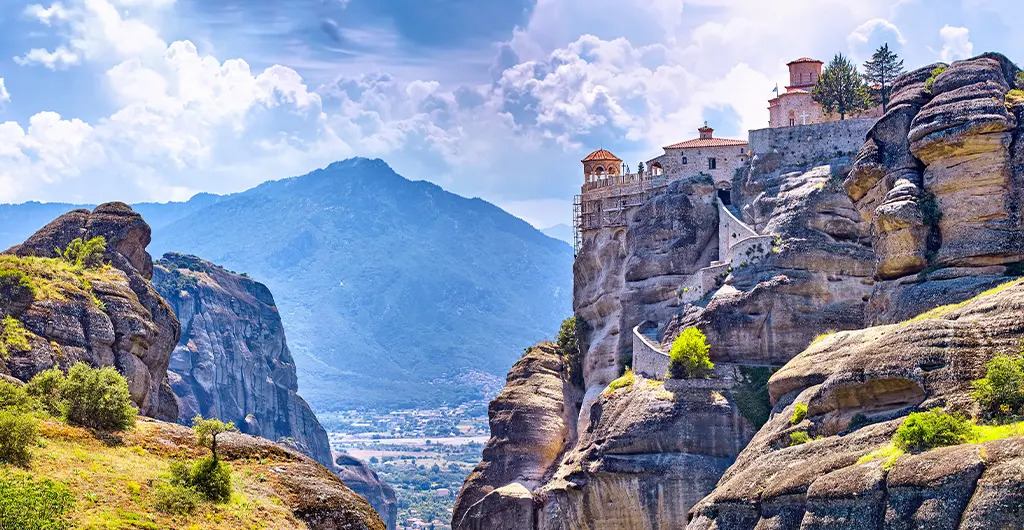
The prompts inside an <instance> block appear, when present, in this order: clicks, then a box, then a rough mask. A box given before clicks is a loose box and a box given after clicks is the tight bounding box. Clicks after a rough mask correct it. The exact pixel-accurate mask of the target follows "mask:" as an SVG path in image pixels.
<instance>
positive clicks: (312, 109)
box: [0, 0, 1024, 228]
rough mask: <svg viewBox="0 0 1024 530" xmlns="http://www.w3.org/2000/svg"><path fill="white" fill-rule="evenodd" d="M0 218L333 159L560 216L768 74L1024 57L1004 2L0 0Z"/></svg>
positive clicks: (749, 116)
mask: <svg viewBox="0 0 1024 530" xmlns="http://www.w3.org/2000/svg"><path fill="white" fill-rule="evenodd" d="M0 6H2V7H0V202H24V201H30V200H36V201H62V202H76V203H97V202H105V201H111V200H121V201H126V202H140V201H156V202H165V201H172V200H185V199H188V198H189V197H190V196H192V195H193V194H195V193H198V192H213V193H231V192H237V191H242V190H245V189H248V188H250V187H253V186H255V185H257V184H259V183H260V182H263V181H266V180H271V179H279V178H285V177H290V176H295V175H301V174H304V173H307V172H309V171H311V170H313V169H316V168H318V167H323V166H326V165H327V164H329V163H331V162H333V161H336V160H341V159H345V158H349V157H352V156H365V157H371V158H382V159H384V160H385V161H387V162H388V163H389V164H391V166H392V167H393V168H394V169H395V170H396V171H397V172H399V173H400V174H402V175H404V176H406V177H408V178H410V179H413V180H429V181H431V182H434V183H436V184H438V185H440V186H442V187H444V188H446V189H448V190H449V191H452V192H455V193H458V194H460V195H464V196H468V197H481V198H483V199H486V200H488V201H490V202H493V203H495V204H497V205H498V206H500V207H502V208H504V209H506V210H508V211H510V212H511V213H513V214H515V215H517V216H519V217H522V218H523V219H525V220H527V221H529V222H530V223H532V224H534V225H535V226H537V227H539V228H541V227H546V226H550V225H554V224H556V223H569V222H570V221H571V212H572V206H571V205H572V197H573V195H574V194H575V193H578V191H579V185H580V184H581V183H582V168H581V165H580V163H579V161H580V159H582V158H583V157H584V156H586V155H587V154H588V153H589V152H590V151H592V150H594V149H597V148H605V149H609V150H611V151H613V152H614V153H616V154H617V155H618V156H619V157H621V158H623V159H624V160H625V161H626V163H627V164H629V165H630V166H633V167H635V164H636V161H639V160H646V159H648V158H650V157H653V156H656V155H658V154H660V153H661V149H660V146H663V145H668V144H670V143H675V142H678V141H682V140H686V139H690V138H693V137H695V136H696V135H697V132H696V129H697V127H699V126H700V125H701V124H702V123H703V122H704V121H705V120H707V121H708V122H709V124H710V125H711V126H713V127H714V128H715V129H716V133H715V134H716V136H723V137H739V138H745V136H746V131H747V130H750V129H758V128H762V127H765V126H766V125H767V122H768V110H767V100H768V99H769V98H770V97H771V96H772V89H773V88H775V86H776V85H780V86H785V83H786V81H787V79H788V76H787V70H786V66H785V64H786V63H787V62H789V61H791V60H793V59H795V58H798V57H804V56H811V57H815V58H818V59H821V60H825V61H827V60H828V59H829V58H831V57H832V56H833V55H834V54H836V53H843V54H845V55H848V56H850V57H851V58H852V59H854V60H855V61H856V62H858V63H861V62H863V61H864V60H866V59H868V58H870V55H871V52H872V51H873V50H874V49H875V48H876V47H877V46H879V45H880V44H882V43H889V45H890V47H891V48H892V49H893V50H894V51H896V52H897V53H898V54H900V56H901V57H902V58H903V59H904V60H905V62H906V66H907V67H908V68H917V67H921V66H924V65H928V64H931V63H934V62H938V61H943V62H949V61H954V60H958V59H963V58H967V57H970V56H973V55H977V54H980V53H984V52H986V51H998V52H1002V53H1004V54H1006V55H1007V56H1008V57H1010V58H1011V59H1014V60H1019V61H1024V32H1021V31H1017V28H1016V27H1014V26H1013V24H1014V21H1017V20H1020V19H1021V17H1022V16H1024V2H1021V1H1020V0H899V1H894V0H893V1H882V0H788V1H764V0H62V1H61V2H56V3H43V4H37V3H32V2H24V1H19V0H0Z"/></svg>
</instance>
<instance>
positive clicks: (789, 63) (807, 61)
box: [786, 57, 825, 66]
mask: <svg viewBox="0 0 1024 530" xmlns="http://www.w3.org/2000/svg"><path fill="white" fill-rule="evenodd" d="M799 63H821V64H825V63H822V62H821V61H819V60H817V59H811V58H810V57H801V58H799V59H797V60H795V61H790V62H788V63H786V66H789V65H791V64H799Z"/></svg>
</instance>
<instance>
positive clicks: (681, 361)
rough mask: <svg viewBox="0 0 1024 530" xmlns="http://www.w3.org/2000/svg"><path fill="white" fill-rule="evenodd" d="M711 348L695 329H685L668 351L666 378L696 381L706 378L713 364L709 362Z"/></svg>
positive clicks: (701, 334) (702, 334) (703, 336)
mask: <svg viewBox="0 0 1024 530" xmlns="http://www.w3.org/2000/svg"><path fill="white" fill-rule="evenodd" d="M710 353H711V346H709V345H708V341H707V337H706V336H705V335H704V333H702V332H701V331H700V330H699V329H697V328H686V329H684V330H683V332H682V333H680V334H679V336H678V337H676V340H675V342H673V343H672V349H671V350H670V351H669V361H668V377H670V378H672V379H696V378H701V377H708V375H709V374H710V372H711V370H712V369H714V368H715V364H714V363H712V362H711V357H710Z"/></svg>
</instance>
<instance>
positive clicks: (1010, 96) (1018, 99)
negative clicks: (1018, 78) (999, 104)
mask: <svg viewBox="0 0 1024 530" xmlns="http://www.w3.org/2000/svg"><path fill="white" fill-rule="evenodd" d="M1020 103H1024V90H1021V89H1019V88H1015V89H1013V90H1011V91H1009V92H1007V93H1006V108H1007V109H1012V108H1013V106H1014V105H1017V104H1020Z"/></svg>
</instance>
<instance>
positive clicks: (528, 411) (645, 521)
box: [452, 344, 756, 530]
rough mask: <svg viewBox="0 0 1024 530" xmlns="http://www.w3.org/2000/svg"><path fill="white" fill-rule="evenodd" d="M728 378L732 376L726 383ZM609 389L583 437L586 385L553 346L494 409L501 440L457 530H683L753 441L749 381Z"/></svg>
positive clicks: (462, 500) (488, 452)
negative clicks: (579, 419) (575, 381)
mask: <svg viewBox="0 0 1024 530" xmlns="http://www.w3.org/2000/svg"><path fill="white" fill-rule="evenodd" d="M723 380H724V379H723ZM732 383H736V379H730V383H729V384H724V383H722V381H697V382H694V383H693V384H692V388H690V387H686V385H685V384H684V387H685V388H683V389H677V390H676V391H675V392H669V391H667V390H666V389H665V387H664V385H663V384H662V383H661V382H658V381H649V380H645V379H643V378H637V379H636V381H635V382H634V383H633V384H631V385H629V386H627V387H625V388H620V389H618V390H615V391H605V392H603V393H602V394H600V395H599V397H598V399H597V400H596V401H595V402H594V405H593V406H592V407H591V408H590V411H589V416H590V418H589V422H588V427H587V428H585V429H582V430H580V434H579V438H578V439H576V432H577V430H576V428H575V427H576V426H575V425H574V420H575V413H576V412H577V410H578V406H579V403H580V401H579V399H580V398H581V397H582V392H581V391H582V389H581V388H578V387H575V386H573V385H572V384H570V383H569V382H567V380H566V375H565V363H564V361H563V359H562V357H561V356H560V355H559V352H558V350H557V348H555V347H554V346H553V345H549V344H541V345H538V346H536V347H534V348H532V349H531V350H530V352H529V353H527V354H526V356H525V357H524V358H523V359H522V360H521V361H519V363H517V364H516V366H515V367H513V369H512V371H511V372H510V373H509V379H508V384H507V385H506V387H505V390H504V391H503V392H502V393H501V394H500V395H499V396H498V398H496V399H495V400H494V401H493V402H492V403H491V409H490V419H491V434H492V438H491V440H490V441H489V442H488V444H487V446H486V447H485V449H484V454H483V459H482V461H481V463H480V465H478V466H477V468H476V469H475V470H474V471H473V473H472V474H471V475H470V476H469V478H468V480H467V481H466V484H465V485H464V486H463V489H462V492H461V493H460V494H459V498H458V500H457V501H456V505H455V511H454V516H453V522H452V527H453V528H456V529H484V528H487V529H492V528H508V529H517V530H529V529H537V530H541V529H568V528H573V529H627V528H679V527H681V526H682V525H685V524H686V516H687V509H688V508H689V507H690V506H691V505H693V504H694V503H695V502H697V501H698V500H699V499H700V498H701V497H703V496H704V495H705V494H707V493H708V492H709V491H711V489H712V488H713V487H714V484H715V483H716V481H717V480H718V478H719V477H720V476H721V474H722V473H723V472H724V471H725V469H726V468H727V467H728V466H729V465H730V464H731V463H732V462H733V459H734V458H735V457H736V455H737V454H738V453H739V451H740V450H741V449H742V448H743V447H744V445H745V444H746V442H747V441H748V440H749V439H750V437H751V436H753V434H754V431H755V429H756V425H755V424H753V423H752V422H751V421H749V420H747V419H746V418H744V417H743V415H742V414H741V413H740V412H739V407H738V406H737V403H736V401H737V399H736V397H737V393H744V392H748V391H749V389H748V388H746V387H745V386H744V385H743V384H742V383H743V382H742V381H740V382H739V383H738V384H736V385H733V384H732Z"/></svg>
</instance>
